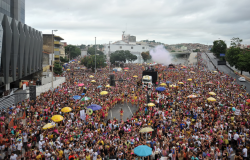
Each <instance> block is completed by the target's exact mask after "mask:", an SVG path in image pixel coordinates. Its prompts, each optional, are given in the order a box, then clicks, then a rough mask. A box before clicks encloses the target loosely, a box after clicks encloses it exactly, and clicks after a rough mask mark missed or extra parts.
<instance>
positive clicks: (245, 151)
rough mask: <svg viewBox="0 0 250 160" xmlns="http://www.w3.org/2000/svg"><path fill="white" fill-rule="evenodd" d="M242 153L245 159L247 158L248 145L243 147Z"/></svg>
mask: <svg viewBox="0 0 250 160" xmlns="http://www.w3.org/2000/svg"><path fill="white" fill-rule="evenodd" d="M242 155H243V160H246V159H247V148H246V146H244V147H243V150H242Z"/></svg>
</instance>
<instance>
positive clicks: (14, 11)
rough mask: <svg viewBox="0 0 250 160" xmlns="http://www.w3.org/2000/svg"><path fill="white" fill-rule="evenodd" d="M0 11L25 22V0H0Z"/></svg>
mask: <svg viewBox="0 0 250 160" xmlns="http://www.w3.org/2000/svg"><path fill="white" fill-rule="evenodd" d="M0 13H3V14H5V15H7V16H8V17H11V18H14V19H15V20H17V21H20V22H21V23H23V24H24V23H25V0H0Z"/></svg>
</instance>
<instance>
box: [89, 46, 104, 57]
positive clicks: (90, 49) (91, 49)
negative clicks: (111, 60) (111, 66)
mask: <svg viewBox="0 0 250 160" xmlns="http://www.w3.org/2000/svg"><path fill="white" fill-rule="evenodd" d="M88 54H90V55H95V46H93V47H90V48H88ZM98 54H99V55H104V53H103V52H102V51H100V50H97V48H96V55H98Z"/></svg>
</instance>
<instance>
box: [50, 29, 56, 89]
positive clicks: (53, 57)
mask: <svg viewBox="0 0 250 160" xmlns="http://www.w3.org/2000/svg"><path fill="white" fill-rule="evenodd" d="M54 31H55V32H56V31H57V30H52V36H51V37H52V42H51V43H52V46H53V53H52V62H51V63H52V64H51V66H52V67H51V71H52V76H51V77H52V81H51V85H52V89H53V81H54V73H53V67H54V52H55V51H54V47H55V44H54V34H53V32H54Z"/></svg>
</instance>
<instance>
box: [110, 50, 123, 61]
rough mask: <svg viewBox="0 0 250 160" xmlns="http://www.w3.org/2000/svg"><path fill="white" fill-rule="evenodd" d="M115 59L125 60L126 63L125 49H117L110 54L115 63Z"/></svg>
mask: <svg viewBox="0 0 250 160" xmlns="http://www.w3.org/2000/svg"><path fill="white" fill-rule="evenodd" d="M115 61H119V62H124V63H125V62H126V55H125V52H124V51H123V50H120V51H115V52H113V53H111V54H110V62H111V64H115Z"/></svg>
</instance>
